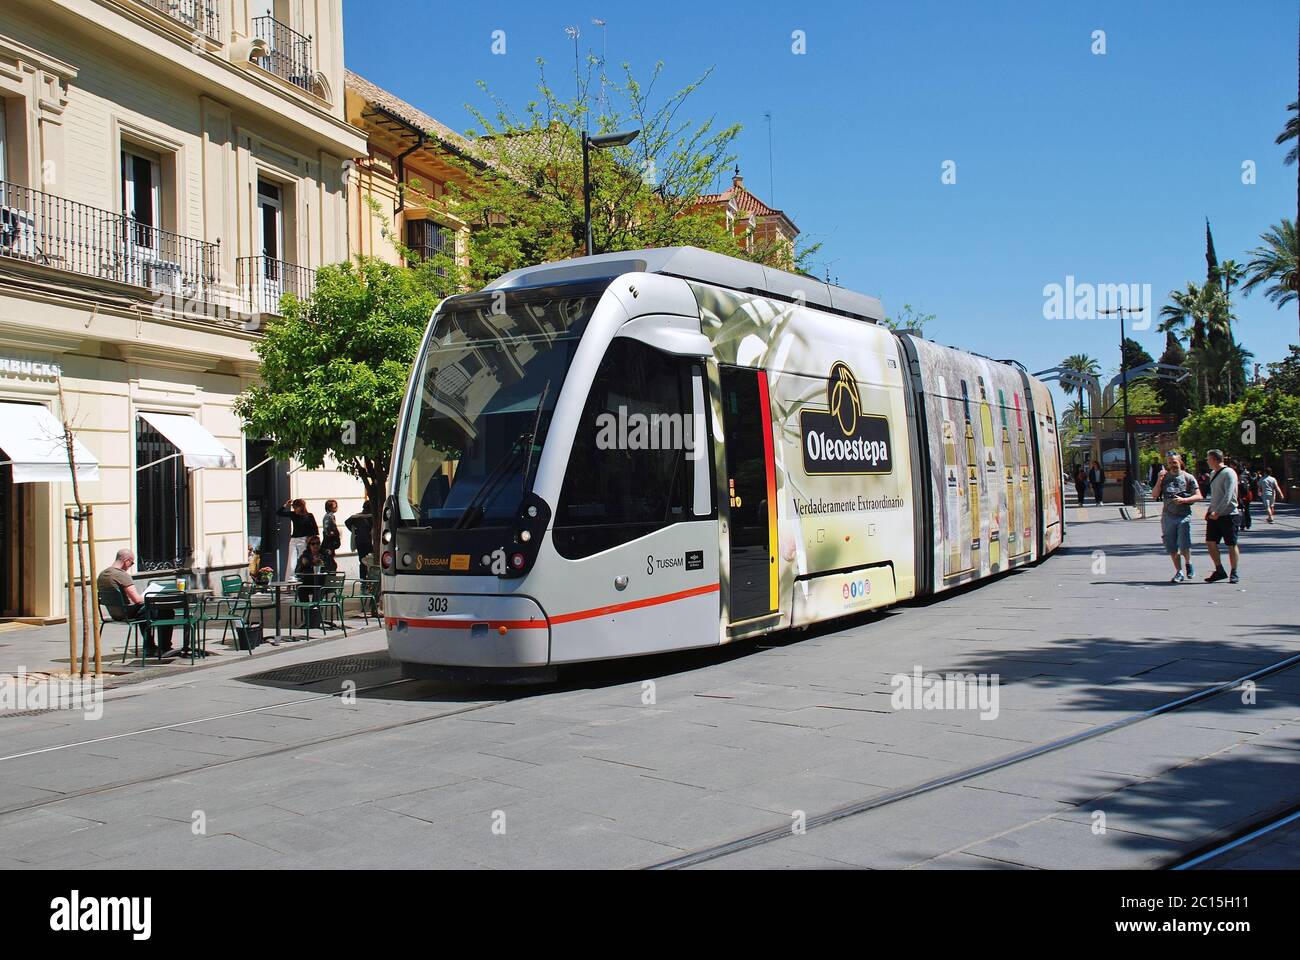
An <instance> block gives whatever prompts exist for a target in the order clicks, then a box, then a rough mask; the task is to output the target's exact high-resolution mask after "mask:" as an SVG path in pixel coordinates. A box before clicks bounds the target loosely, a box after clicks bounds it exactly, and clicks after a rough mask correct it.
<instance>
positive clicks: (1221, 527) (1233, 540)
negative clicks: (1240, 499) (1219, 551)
mask: <svg viewBox="0 0 1300 960" xmlns="http://www.w3.org/2000/svg"><path fill="white" fill-rule="evenodd" d="M1220 540H1222V541H1223V542H1224V543H1226V544H1227V545H1228V546H1230V547H1235V546H1236V545H1237V517H1236V515H1235V514H1234V515H1233V516H1230V517H1213V518H1211V517H1206V518H1205V542H1206V543H1218V542H1219V541H1220Z"/></svg>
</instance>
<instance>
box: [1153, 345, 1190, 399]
mask: <svg viewBox="0 0 1300 960" xmlns="http://www.w3.org/2000/svg"><path fill="white" fill-rule="evenodd" d="M1160 362H1161V363H1165V364H1168V365H1170V366H1172V367H1183V366H1186V365H1187V351H1186V350H1184V349H1183V345H1182V344H1181V343H1179V342H1178V338H1177V337H1175V336H1174V335H1173V333H1172V332H1168V333H1166V334H1165V352H1164V353H1162V354H1160ZM1155 390H1156V393H1158V394H1159V395H1160V404H1161V408H1162V410H1163V412H1164V413H1169V414H1173V415H1174V416H1176V417H1178V418H1179V419H1181V418H1183V417H1185V416H1187V411H1188V410H1190V409H1192V381H1191V380H1190V379H1184V380H1182V381H1181V382H1175V381H1173V380H1164V379H1160V380H1157V381H1155Z"/></svg>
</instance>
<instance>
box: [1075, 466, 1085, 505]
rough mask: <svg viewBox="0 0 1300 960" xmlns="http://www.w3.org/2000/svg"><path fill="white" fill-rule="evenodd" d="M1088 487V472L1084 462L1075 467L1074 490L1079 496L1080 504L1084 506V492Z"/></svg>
mask: <svg viewBox="0 0 1300 960" xmlns="http://www.w3.org/2000/svg"><path fill="white" fill-rule="evenodd" d="M1087 489H1088V473H1087V471H1086V470H1084V469H1083V464H1079V466H1077V467H1075V468H1074V492H1075V493H1076V494H1077V495H1078V497H1079V506H1083V494H1084V492H1085V491H1086V490H1087Z"/></svg>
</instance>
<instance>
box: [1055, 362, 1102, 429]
mask: <svg viewBox="0 0 1300 960" xmlns="http://www.w3.org/2000/svg"><path fill="white" fill-rule="evenodd" d="M1061 366H1062V368H1064V369H1066V370H1072V371H1074V372H1075V373H1077V374H1079V375H1080V377H1082V378H1084V380H1086V378H1088V377H1095V376H1097V374H1099V373H1101V364H1099V363H1098V362H1097V361H1096V360H1095V359H1093V358H1092V357H1090V356H1088V355H1087V354H1086V353H1074V354H1071V355H1070V356H1068V357H1066V358H1065V359H1064V360H1062V361H1061ZM1083 389H1084V383H1083V382H1080V384H1079V408H1080V411H1081V412H1080V419H1082V416H1083V415H1082V409H1083Z"/></svg>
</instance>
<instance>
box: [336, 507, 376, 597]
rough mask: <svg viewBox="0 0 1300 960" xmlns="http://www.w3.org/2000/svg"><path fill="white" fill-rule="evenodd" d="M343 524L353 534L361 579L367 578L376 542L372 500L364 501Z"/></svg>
mask: <svg viewBox="0 0 1300 960" xmlns="http://www.w3.org/2000/svg"><path fill="white" fill-rule="evenodd" d="M343 525H344V526H345V527H347V528H348V532H349V533H351V534H352V542H351V544H350V546H351V547H352V551H353V552H354V553H356V555H357V570H358V572H359V574H360V576H361V579H362V580H365V579H366V575H367V574H368V572H369V565H368V564H367V562H366V561H367V559H368V558H369V557H370V553H371V551H372V550H374V544H373V542H372V541H373V539H374V538H373V529H374V525H375V521H374V517H373V515H372V514H371V512H370V501H369V500H367V501H366V502H365V503H363V504H362V505H361V509H360V510H359V511H358V512H356V513H354V514H352V516H350V517H348V518H347V519H346V520H344V521H343Z"/></svg>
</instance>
